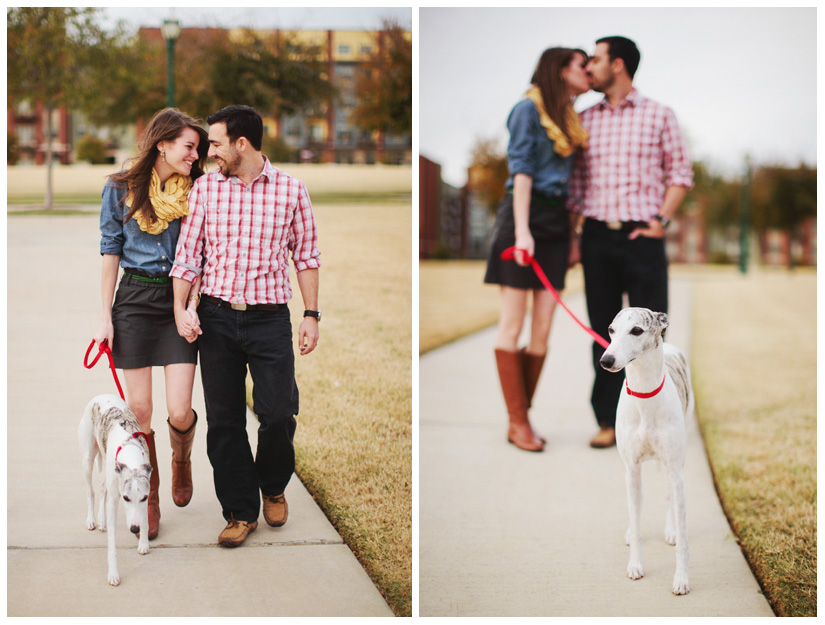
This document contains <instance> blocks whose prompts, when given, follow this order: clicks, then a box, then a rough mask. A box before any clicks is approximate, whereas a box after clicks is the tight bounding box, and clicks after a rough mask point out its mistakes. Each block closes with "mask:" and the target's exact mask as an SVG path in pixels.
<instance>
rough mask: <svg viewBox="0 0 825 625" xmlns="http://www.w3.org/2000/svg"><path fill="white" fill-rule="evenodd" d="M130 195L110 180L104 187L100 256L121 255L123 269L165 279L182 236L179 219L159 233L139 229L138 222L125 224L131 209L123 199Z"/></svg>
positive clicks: (131, 221) (133, 220) (131, 220)
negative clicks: (179, 237)
mask: <svg viewBox="0 0 825 625" xmlns="http://www.w3.org/2000/svg"><path fill="white" fill-rule="evenodd" d="M127 192H128V189H127V188H126V186H125V185H123V186H120V185H119V184H118V183H114V182H112V181H111V179H110V180H108V181H107V182H106V186H104V187H103V201H102V205H101V209H100V235H101V236H100V253H101V255H103V254H112V255H113V256H120V266H121V267H123V269H124V270H125V271H129V270H132V272H134V273H137V274H138V275H144V276H150V277H161V276H163V277H165V276H168V275H169V272H170V271H171V270H172V262H173V261H174V260H175V247H176V246H177V243H178V235H179V234H180V219H175V220H173V221H171V222H170V223H169V227H168V228H166V230H164V231H163V232H161V233H160V234H149V233H148V232H144V231H143V230H141V229H140V226H139V225H138V222H137V220H136V219H134V218H132V219H130V220H129V221H128V222H127V223H125V224H124V223H123V216H124V214H125V213H126V212H128V210H129V209H128V207H127V206H126V204H125V203H123V202H122V201H121V200H123V199H124V198H125V196H126V194H127Z"/></svg>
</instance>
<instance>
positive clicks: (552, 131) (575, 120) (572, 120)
mask: <svg viewBox="0 0 825 625" xmlns="http://www.w3.org/2000/svg"><path fill="white" fill-rule="evenodd" d="M525 96H526V97H527V98H528V99H529V100H531V101H532V102H533V104H535V105H536V109H537V110H538V112H539V117H540V118H541V125H542V126H544V128H545V130H547V136H548V137H550V140H551V141H552V142H553V149H554V150H555V151H556V153H557V154H558V155H559V156H565V157H566V156H570V155H571V154H572V153H573V152H575V151H576V149H577V148H580V147H582V148H586V147H587V139H588V134H587V131H586V130H585V129H584V128H582V125H581V123H580V122H579V116H578V115H577V114H576V111H574V110H573V105H572V104H568V105H567V108H565V115H566V116H567V120H566V121H567V132H569V133H570V139H568V138H567V135H565V134H564V133H563V132H562V131H561V128H559V127H558V125H557V124H556V122H554V121H553V120H552V119H550V116H549V115H548V114H547V111H546V110H545V109H544V101H543V100H542V99H541V91H539V88H538V87H536V86H535V85H533V87H531V88H530V90H529V91H528V92H527V93H526V94H525Z"/></svg>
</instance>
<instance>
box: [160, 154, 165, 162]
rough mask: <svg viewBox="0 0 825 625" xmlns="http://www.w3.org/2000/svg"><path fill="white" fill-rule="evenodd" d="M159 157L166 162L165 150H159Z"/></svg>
mask: <svg viewBox="0 0 825 625" xmlns="http://www.w3.org/2000/svg"><path fill="white" fill-rule="evenodd" d="M160 157H161V158H162V159H163V162H164V163H165V162H166V152H165V151H164V152H161V153H160Z"/></svg>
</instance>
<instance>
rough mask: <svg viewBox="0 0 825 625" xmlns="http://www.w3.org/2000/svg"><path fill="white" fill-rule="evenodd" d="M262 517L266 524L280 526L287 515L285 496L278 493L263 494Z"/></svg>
mask: <svg viewBox="0 0 825 625" xmlns="http://www.w3.org/2000/svg"><path fill="white" fill-rule="evenodd" d="M263 500H264V519H265V520H266V523H267V525H270V526H272V527H281V526H282V525H283V524H284V523H286V519H287V516H289V506H287V505H286V497H284V496H283V494H280V495H264V496H263Z"/></svg>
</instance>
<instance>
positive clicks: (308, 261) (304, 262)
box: [289, 181, 321, 271]
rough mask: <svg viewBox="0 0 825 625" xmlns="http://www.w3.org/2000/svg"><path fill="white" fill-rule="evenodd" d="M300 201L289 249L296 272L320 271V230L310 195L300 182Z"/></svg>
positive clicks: (290, 234)
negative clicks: (316, 222)
mask: <svg viewBox="0 0 825 625" xmlns="http://www.w3.org/2000/svg"><path fill="white" fill-rule="evenodd" d="M298 185H299V188H298V200H297V205H296V210H295V213H294V215H293V219H292V227H291V228H290V233H289V249H290V251H291V252H292V262H293V263H294V265H295V271H304V270H305V269H318V268H319V267H320V266H321V261H320V259H319V257H320V256H321V252H320V251H318V228H317V226H316V224H315V215H314V214H313V212H312V204H311V203H310V201H309V193H308V192H307V189H306V186H305V185H304V183H303V182H300V181H298Z"/></svg>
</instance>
